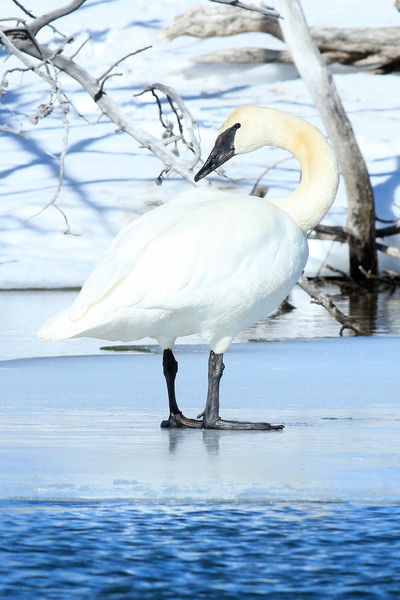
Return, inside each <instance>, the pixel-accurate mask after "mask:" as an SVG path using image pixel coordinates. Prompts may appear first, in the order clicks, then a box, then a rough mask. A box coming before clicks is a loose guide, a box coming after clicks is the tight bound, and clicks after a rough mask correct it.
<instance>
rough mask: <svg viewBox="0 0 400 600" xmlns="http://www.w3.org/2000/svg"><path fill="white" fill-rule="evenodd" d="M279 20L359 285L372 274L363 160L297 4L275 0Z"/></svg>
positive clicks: (370, 213)
mask: <svg viewBox="0 0 400 600" xmlns="http://www.w3.org/2000/svg"><path fill="white" fill-rule="evenodd" d="M276 7H277V9H278V10H279V12H280V14H281V15H282V16H283V19H282V21H281V28H282V32H283V34H284V36H285V41H286V43H287V45H288V48H289V50H290V52H291V53H292V56H293V59H294V61H295V64H296V68H297V70H298V71H299V73H300V75H301V78H302V79H303V81H304V83H305V85H306V86H307V89H308V91H309V93H310V95H311V97H312V99H313V101H314V103H315V105H316V107H317V109H318V112H319V114H320V115H321V118H322V121H323V123H324V125H325V127H326V129H327V131H328V134H329V137H330V139H331V140H332V145H333V147H334V150H335V153H336V156H337V158H338V161H339V165H340V170H341V172H342V175H343V178H344V182H345V186H346V192H347V207H348V208H347V228H348V229H349V230H350V231H351V233H352V239H350V240H349V261H350V275H351V276H352V277H353V279H354V280H355V281H362V278H363V276H362V273H361V272H360V269H359V266H360V265H361V266H362V267H363V269H364V270H366V271H370V272H371V273H376V271H377V265H378V261H377V253H376V247H375V207H374V196H373V191H372V187H371V182H370V179H369V174H368V170H367V167H366V164H365V161H364V158H363V156H362V154H361V152H360V148H359V146H358V144H357V140H356V138H355V135H354V131H353V128H352V125H351V122H350V120H349V118H348V116H347V114H346V112H345V110H344V108H343V104H342V101H341V99H340V96H339V93H338V91H337V89H336V86H335V83H334V81H333V78H332V75H331V73H330V72H329V71H328V69H327V67H326V65H325V63H324V62H323V61H322V59H321V56H320V54H319V52H318V49H317V47H316V46H315V44H314V42H313V40H312V38H311V35H310V32H309V30H308V26H307V23H306V20H305V17H304V14H303V11H302V8H301V6H300V4H299V2H298V0H276Z"/></svg>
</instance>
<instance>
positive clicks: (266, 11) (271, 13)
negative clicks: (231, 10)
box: [211, 0, 280, 19]
mask: <svg viewBox="0 0 400 600" xmlns="http://www.w3.org/2000/svg"><path fill="white" fill-rule="evenodd" d="M211 2H216V3H218V4H227V5H228V6H234V7H237V8H244V9H245V10H251V11H253V12H257V13H260V14H262V15H264V17H267V18H270V19H279V18H280V14H279V13H278V12H277V11H276V10H275V9H274V8H271V7H270V6H264V7H263V6H256V5H255V4H245V3H244V2H240V0H211Z"/></svg>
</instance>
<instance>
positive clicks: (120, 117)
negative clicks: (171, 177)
mask: <svg viewBox="0 0 400 600" xmlns="http://www.w3.org/2000/svg"><path fill="white" fill-rule="evenodd" d="M83 3H84V0H74V1H73V2H70V3H69V4H67V5H65V6H62V7H59V8H57V9H55V10H53V11H51V12H49V13H47V14H45V15H42V16H40V17H37V18H35V19H34V20H33V21H32V22H30V23H28V24H27V25H26V27H24V28H18V29H17V30H16V29H13V30H10V29H9V28H8V29H7V28H5V27H3V26H0V40H1V42H2V43H3V44H4V46H5V47H6V48H7V49H8V51H9V52H10V54H13V55H14V56H16V57H17V58H18V59H19V60H20V61H22V62H23V64H24V65H25V66H26V67H27V68H29V69H32V71H34V72H35V73H37V74H38V75H39V76H40V77H42V78H43V79H45V80H46V82H47V83H48V84H49V85H50V86H51V88H52V90H53V91H55V87H54V82H52V80H51V77H49V76H48V75H47V73H46V72H43V70H42V69H41V68H40V66H41V65H42V64H43V63H44V64H45V66H47V65H48V64H51V65H53V66H54V67H55V68H56V70H60V71H63V72H64V73H66V74H67V75H69V76H70V77H72V78H73V79H75V80H76V81H77V82H78V83H79V84H80V85H81V86H82V87H83V88H84V89H85V90H86V91H87V92H88V94H89V95H90V96H91V98H92V99H93V100H94V101H95V102H96V104H97V106H98V107H99V109H100V110H101V112H102V113H103V114H105V115H106V116H107V117H108V118H109V119H110V120H111V121H113V122H114V123H115V124H116V125H117V127H118V129H119V130H122V131H125V132H126V133H128V134H129V135H130V136H131V137H133V138H134V139H135V140H136V141H137V142H138V143H139V144H140V145H141V146H143V147H144V148H147V149H148V150H150V151H151V152H152V153H153V154H155V156H157V157H158V158H159V159H160V160H161V161H162V162H163V163H164V164H165V166H166V168H167V169H168V170H169V171H176V172H177V173H179V174H180V175H181V176H182V177H184V178H185V179H187V180H188V181H190V183H192V184H193V174H192V171H191V168H192V166H193V161H192V163H191V164H190V165H189V166H187V165H186V164H185V163H184V162H183V161H181V160H178V159H177V157H176V155H175V154H174V153H173V152H172V151H170V150H169V149H168V148H167V145H166V144H165V142H164V141H160V140H158V139H157V138H155V137H153V136H151V135H150V134H148V133H147V132H146V131H144V130H143V129H141V128H140V127H139V126H138V125H136V124H133V123H132V121H131V120H130V119H129V118H128V117H127V116H126V115H125V114H124V113H123V111H122V110H121V109H120V108H119V106H117V104H115V102H113V100H112V99H111V98H110V96H109V95H108V94H105V92H104V90H103V89H102V88H101V84H99V81H98V79H96V78H95V77H93V76H92V75H90V73H88V71H86V70H85V69H84V68H83V67H81V66H80V65H79V64H78V63H76V62H75V61H74V60H73V59H72V58H71V57H68V56H66V55H65V54H64V53H63V52H61V53H58V52H56V53H54V52H52V51H50V50H49V49H48V48H46V47H45V46H43V45H41V44H39V43H38V42H37V40H36V39H35V38H34V36H35V34H36V33H37V32H38V31H40V30H41V29H42V28H43V27H45V26H46V25H49V24H50V23H51V22H52V21H54V20H55V19H58V18H60V17H62V16H65V15H67V14H69V13H71V12H73V11H74V10H76V9H77V8H78V7H79V6H81V5H82V4H83ZM27 56H31V57H33V58H35V59H37V60H38V61H40V64H39V65H36V64H34V63H32V62H31V61H29V59H28V58H27ZM103 78H104V75H103ZM103 81H104V79H103ZM199 184H202V185H207V183H204V182H203V183H202V182H201V181H200V182H199ZM199 184H197V185H199Z"/></svg>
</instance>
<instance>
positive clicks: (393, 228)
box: [376, 225, 400, 238]
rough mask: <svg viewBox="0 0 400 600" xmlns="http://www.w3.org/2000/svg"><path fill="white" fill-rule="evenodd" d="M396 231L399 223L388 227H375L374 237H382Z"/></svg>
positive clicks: (393, 233) (396, 232)
mask: <svg viewBox="0 0 400 600" xmlns="http://www.w3.org/2000/svg"><path fill="white" fill-rule="evenodd" d="M398 233H400V225H391V226H390V227H381V228H380V229H377V230H376V237H379V238H382V237H387V236H389V235H396V234H398Z"/></svg>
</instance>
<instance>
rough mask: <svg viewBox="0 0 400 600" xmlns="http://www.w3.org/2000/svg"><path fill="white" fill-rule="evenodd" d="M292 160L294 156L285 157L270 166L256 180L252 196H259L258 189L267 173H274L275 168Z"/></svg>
mask: <svg viewBox="0 0 400 600" xmlns="http://www.w3.org/2000/svg"><path fill="white" fill-rule="evenodd" d="M292 158H293V156H285V157H284V158H280V159H279V160H277V161H275V162H274V163H272V164H271V165H268V167H267V168H266V169H264V171H263V172H262V173H261V175H260V176H259V177H258V178H257V179H256V182H255V183H254V185H253V187H252V188H251V192H250V196H255V195H258V194H257V189H258V186H259V183H260V181H261V179H262V178H263V177H265V175H266V174H267V173H269V172H270V171H272V169H275V167H277V166H278V165H280V164H281V163H283V162H286V161H288V160H292Z"/></svg>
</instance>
